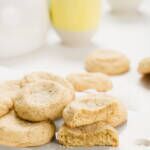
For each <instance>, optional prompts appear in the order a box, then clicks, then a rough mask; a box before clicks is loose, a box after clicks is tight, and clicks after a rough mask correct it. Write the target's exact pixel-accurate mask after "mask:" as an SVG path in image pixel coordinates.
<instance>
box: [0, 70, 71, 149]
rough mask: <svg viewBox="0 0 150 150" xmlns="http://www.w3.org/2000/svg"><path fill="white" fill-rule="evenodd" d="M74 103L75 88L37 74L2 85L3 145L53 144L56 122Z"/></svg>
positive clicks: (0, 121) (0, 118) (0, 138)
mask: <svg viewBox="0 0 150 150" xmlns="http://www.w3.org/2000/svg"><path fill="white" fill-rule="evenodd" d="M73 99H74V90H73V88H72V85H71V84H70V83H69V82H68V81H67V80H65V79H63V78H61V77H59V76H56V75H53V74H48V73H45V72H36V73H32V74H30V75H27V76H25V77H24V78H23V79H22V80H20V81H7V82H5V83H2V84H1V85H0V144H2V145H7V146H15V147H16V146H17V147H28V146H39V145H43V144H46V143H48V142H50V141H51V139H52V137H53V136H54V133H55V126H54V123H53V122H52V121H53V120H55V119H57V118H59V117H60V116H61V115H62V111H63V109H64V107H65V106H66V105H67V104H68V103H70V102H71V101H72V100H73Z"/></svg>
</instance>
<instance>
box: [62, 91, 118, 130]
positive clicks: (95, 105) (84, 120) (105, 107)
mask: <svg viewBox="0 0 150 150" xmlns="http://www.w3.org/2000/svg"><path fill="white" fill-rule="evenodd" d="M117 107H118V101H117V99H116V98H114V97H111V96H109V95H106V94H89V95H86V96H83V97H80V98H78V99H76V100H75V101H73V102H71V103H70V104H69V105H67V106H66V108H65V109H64V111H63V119H64V122H65V124H66V125H67V126H69V127H72V128H74V127H79V126H83V125H88V124H93V123H95V122H98V121H103V122H107V121H108V118H110V117H111V116H113V113H114V112H115V110H116V109H117Z"/></svg>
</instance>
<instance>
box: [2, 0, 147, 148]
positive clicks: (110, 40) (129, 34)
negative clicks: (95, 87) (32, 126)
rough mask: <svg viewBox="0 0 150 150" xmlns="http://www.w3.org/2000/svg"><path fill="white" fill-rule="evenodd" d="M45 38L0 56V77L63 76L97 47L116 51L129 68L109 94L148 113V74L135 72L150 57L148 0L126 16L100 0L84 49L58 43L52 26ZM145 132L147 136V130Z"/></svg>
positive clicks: (81, 66)
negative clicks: (97, 21) (96, 25)
mask: <svg viewBox="0 0 150 150" xmlns="http://www.w3.org/2000/svg"><path fill="white" fill-rule="evenodd" d="M105 6H106V7H105ZM47 41H48V42H47V44H45V46H43V47H42V48H40V49H39V50H36V51H34V52H31V53H28V54H25V55H23V56H18V57H14V58H8V59H0V65H1V67H0V71H1V73H0V80H4V79H14V78H17V77H21V76H22V75H23V74H24V73H27V72H32V71H35V70H45V71H50V72H53V73H56V74H59V75H63V76H65V75H66V74H68V73H70V72H79V71H84V59H85V56H86V55H87V53H88V52H89V51H91V50H94V49H97V48H100V49H114V50H119V51H121V52H123V53H125V54H126V55H127V56H128V57H129V58H130V60H131V70H130V72H129V73H127V74H124V75H121V76H116V77H112V81H113V84H114V88H113V90H112V91H110V92H109V93H111V94H112V95H115V96H116V97H118V98H119V99H120V100H121V101H123V102H124V103H125V105H126V106H127V107H128V109H129V110H134V111H137V112H147V113H146V115H147V116H149V114H150V76H149V77H141V76H140V75H139V74H138V72H137V65H138V62H139V60H140V59H142V58H143V57H146V56H150V1H149V0H145V1H143V5H142V6H141V11H140V13H138V14H137V15H129V16H122V15H120V16H118V15H113V14H111V13H110V12H109V10H108V7H107V4H106V2H104V10H103V16H102V20H101V24H100V28H99V30H98V32H97V33H96V35H95V37H94V38H93V44H91V45H90V46H88V47H86V48H70V47H66V46H64V45H62V44H61V42H60V40H59V38H58V37H57V35H56V33H55V31H54V30H53V29H50V31H49V34H48V40H47ZM144 118H145V117H144ZM146 119H147V123H148V122H150V119H149V117H147V118H145V121H146ZM133 124H134V123H133ZM133 124H132V126H134V125H133ZM135 126H136V125H135ZM147 128H148V127H147ZM146 133H147V135H149V137H150V130H147V131H146ZM128 136H130V135H128ZM126 148H128V146H127V145H126ZM2 149H4V148H2ZM130 149H132V148H130ZM130 149H129V150H130ZM134 149H135V148H134ZM148 149H149V148H148ZM132 150H133V149H132ZM140 150H146V148H141V149H140Z"/></svg>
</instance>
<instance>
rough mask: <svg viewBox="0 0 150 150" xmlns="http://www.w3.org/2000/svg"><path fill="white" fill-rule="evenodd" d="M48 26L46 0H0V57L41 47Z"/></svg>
mask: <svg viewBox="0 0 150 150" xmlns="http://www.w3.org/2000/svg"><path fill="white" fill-rule="evenodd" d="M48 28H49V15H48V4H47V0H0V57H10V56H16V55H20V54H23V53H26V52H29V51H32V50H34V49H37V48H39V47H41V46H42V45H43V43H44V42H45V38H46V35H47V31H48Z"/></svg>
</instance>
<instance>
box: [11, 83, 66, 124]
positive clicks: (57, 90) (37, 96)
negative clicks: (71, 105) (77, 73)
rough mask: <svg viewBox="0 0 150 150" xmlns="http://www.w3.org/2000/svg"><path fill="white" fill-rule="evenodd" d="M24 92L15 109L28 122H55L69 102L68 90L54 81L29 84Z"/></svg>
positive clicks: (16, 102) (16, 101)
mask: <svg viewBox="0 0 150 150" xmlns="http://www.w3.org/2000/svg"><path fill="white" fill-rule="evenodd" d="M22 92H23V95H22V97H20V98H19V99H17V100H15V102H14V109H15V111H16V113H17V115H18V116H19V117H20V118H22V119H25V120H28V121H43V120H47V119H51V120H55V119H56V118H58V117H59V116H60V115H61V113H62V111H63V109H64V107H65V106H66V105H67V104H68V101H69V100H68V93H67V92H68V91H67V90H66V88H64V87H63V86H61V85H60V84H58V83H56V82H53V81H39V82H33V83H30V84H27V85H26V86H24V88H23V89H22Z"/></svg>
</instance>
